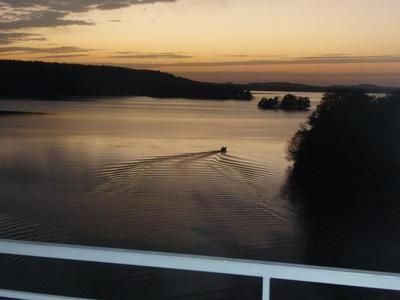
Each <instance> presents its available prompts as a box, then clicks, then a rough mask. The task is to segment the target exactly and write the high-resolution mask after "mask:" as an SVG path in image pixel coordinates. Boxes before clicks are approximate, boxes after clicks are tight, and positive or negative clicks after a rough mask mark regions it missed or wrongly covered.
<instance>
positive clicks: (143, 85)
mask: <svg viewBox="0 0 400 300" xmlns="http://www.w3.org/2000/svg"><path fill="white" fill-rule="evenodd" d="M0 96H17V97H30V96H150V97H163V98H167V97H182V98H194V99H238V100H249V99H252V95H251V93H250V91H249V90H247V89H245V88H242V87H240V86H237V85H229V84H216V83H205V82H198V81H193V80H189V79H185V78H181V77H177V76H174V75H172V74H168V73H163V72H158V71H149V70H134V69H127V68H120V67H110V66H90V65H78V64H58V63H44V62H25V61H0Z"/></svg>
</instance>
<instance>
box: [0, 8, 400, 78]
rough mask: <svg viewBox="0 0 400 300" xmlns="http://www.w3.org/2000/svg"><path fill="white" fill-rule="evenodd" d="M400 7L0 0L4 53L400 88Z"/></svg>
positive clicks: (193, 73)
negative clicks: (373, 84) (384, 85)
mask: <svg viewBox="0 0 400 300" xmlns="http://www.w3.org/2000/svg"><path fill="white" fill-rule="evenodd" d="M27 3H28V4H27ZM399 12H400V1H398V0H348V1H344V0H343V1H342V0H338V1H328V0H143V1H139V0H124V1H120V0H87V1H78V0H69V1H68V0H57V1H56V0H32V1H16V0H0V59H25V60H28V59H29V60H43V61H55V62H74V63H91V64H111V65H119V66H126V67H133V68H146V69H156V70H162V71H167V72H172V73H175V74H179V75H183V76H188V77H191V78H194V79H199V80H207V81H222V82H224V81H233V82H249V81H295V82H302V83H314V84H338V83H349V84H350V83H351V84H353V83H377V84H386V85H396V86H400V38H399V37H398V31H399V28H400V18H399Z"/></svg>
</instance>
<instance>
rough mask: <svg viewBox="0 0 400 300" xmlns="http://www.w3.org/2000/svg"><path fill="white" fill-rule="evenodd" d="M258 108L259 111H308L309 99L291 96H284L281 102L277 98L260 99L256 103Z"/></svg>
mask: <svg viewBox="0 0 400 300" xmlns="http://www.w3.org/2000/svg"><path fill="white" fill-rule="evenodd" d="M258 108H260V109H281V110H287V111H295V110H309V109H310V98H308V97H298V96H295V95H292V94H287V95H285V96H284V97H283V98H282V100H280V98H279V97H274V98H262V99H261V100H260V102H258Z"/></svg>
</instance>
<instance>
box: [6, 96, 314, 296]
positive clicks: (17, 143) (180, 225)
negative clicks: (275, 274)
mask: <svg viewBox="0 0 400 300" xmlns="http://www.w3.org/2000/svg"><path fill="white" fill-rule="evenodd" d="M282 94H283V93H256V94H255V95H256V97H257V99H259V98H261V97H262V96H265V95H268V96H274V95H282ZM296 94H297V95H307V96H309V97H311V100H312V103H313V106H314V107H315V105H316V104H317V103H318V102H319V100H320V99H321V94H318V93H296ZM257 99H256V100H254V101H251V102H240V101H196V100H185V99H169V100H165V99H163V100H160V99H152V98H144V97H133V98H101V99H99V98H90V99H74V101H57V102H56V101H39V100H36V101H29V100H6V99H5V100H1V101H0V109H2V110H21V111H35V112H47V113H49V114H47V115H29V116H28V115H24V116H22V115H20V116H3V117H1V118H0V130H1V136H0V149H1V152H0V193H1V202H0V207H1V210H0V237H1V238H12V239H24V240H37V241H51V242H63V243H73V244H87V245H96V246H108V247H121V248H131V249H145V250H158V251H173V252H179V253H191V254H202V255H216V256H227V257H238V258H248V259H262V260H276V261H287V262H301V260H302V242H303V238H302V232H301V229H300V228H299V226H297V224H296V214H295V211H294V209H293V208H292V207H291V205H290V203H289V202H288V201H287V200H285V199H284V197H282V196H281V189H282V186H283V184H284V182H285V178H286V169H287V167H288V162H287V161H286V160H285V156H286V148H287V141H288V140H289V139H290V138H291V137H292V136H293V134H294V133H295V131H296V130H297V128H298V127H299V125H300V124H301V123H302V122H304V121H305V119H306V117H307V116H308V113H307V112H291V113H287V112H281V111H260V110H258V109H257ZM223 145H226V146H227V147H228V152H227V153H226V154H220V153H218V152H217V151H216V150H218V149H219V148H220V147H221V146H223ZM1 268H2V275H1V282H2V287H3V288H22V289H26V290H32V291H46V292H51V293H55V294H66V295H75V296H85V297H97V298H114V299H132V297H133V298H135V297H134V296H136V298H142V299H232V298H235V297H238V298H237V299H244V298H249V299H251V298H252V297H255V298H256V297H257V296H259V295H260V293H261V289H260V284H261V282H259V281H258V280H254V279H240V278H237V277H230V276H222V275H210V274H197V273H191V272H175V271H161V270H154V269H147V268H127V267H120V266H119V267H118V266H105V265H101V264H88V263H75V262H67V263H66V262H60V261H54V260H45V259H28V258H21V257H10V256H3V257H2V259H1ZM160 295H162V297H160ZM233 296H234V297H233Z"/></svg>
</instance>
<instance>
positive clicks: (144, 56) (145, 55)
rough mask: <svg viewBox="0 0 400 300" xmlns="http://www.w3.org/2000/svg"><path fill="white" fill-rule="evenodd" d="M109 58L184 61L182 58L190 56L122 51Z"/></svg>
mask: <svg viewBox="0 0 400 300" xmlns="http://www.w3.org/2000/svg"><path fill="white" fill-rule="evenodd" d="M109 58H125V59H128V58H135V59H159V58H164V59H184V58H192V56H190V55H185V54H180V53H173V52H161V53H137V52H129V51H122V52H119V54H118V55H113V56H109Z"/></svg>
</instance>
